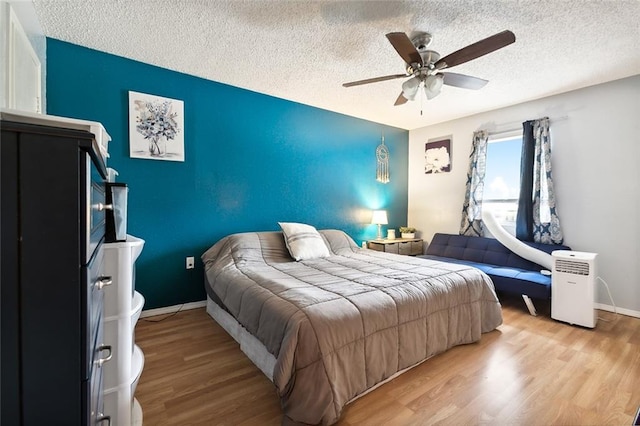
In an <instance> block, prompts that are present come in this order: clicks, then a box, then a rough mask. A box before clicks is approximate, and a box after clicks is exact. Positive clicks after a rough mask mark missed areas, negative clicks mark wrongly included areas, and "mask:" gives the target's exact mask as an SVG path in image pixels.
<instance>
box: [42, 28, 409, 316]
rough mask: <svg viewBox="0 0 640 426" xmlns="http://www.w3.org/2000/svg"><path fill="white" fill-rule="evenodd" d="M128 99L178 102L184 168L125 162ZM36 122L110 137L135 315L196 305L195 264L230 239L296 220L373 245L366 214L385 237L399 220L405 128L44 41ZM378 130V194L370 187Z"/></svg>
mask: <svg viewBox="0 0 640 426" xmlns="http://www.w3.org/2000/svg"><path fill="white" fill-rule="evenodd" d="M130 90H131V91H136V92H141V93H148V94H152V95H157V96H164V97H168V98H173V99H180V100H183V101H184V114H185V125H184V126H185V128H184V136H185V161H184V162H172V161H154V160H144V159H132V158H129V123H128V92H129V91H130ZM345 90H346V89H345ZM47 113H48V114H53V115H60V116H67V117H75V118H82V119H87V120H94V121H99V122H101V123H102V124H103V125H104V126H105V128H106V129H107V131H108V132H109V134H110V135H111V137H112V139H113V140H112V142H111V143H110V145H109V152H110V155H111V157H110V158H109V160H108V162H107V165H108V166H109V167H112V168H114V169H116V170H117V171H118V172H119V174H120V175H119V176H118V181H120V182H126V183H127V184H128V185H129V219H128V222H129V223H128V233H129V234H131V235H135V236H137V237H140V238H142V239H144V240H145V241H146V244H145V248H144V250H143V252H142V254H141V256H140V258H139V259H138V262H137V264H136V265H137V270H136V275H137V279H136V289H137V290H138V291H140V292H141V293H142V294H143V295H144V297H145V298H146V304H145V309H149V308H157V307H163V306H171V305H176V304H180V303H185V302H192V301H198V300H204V299H205V298H206V296H205V291H204V286H203V277H204V272H203V267H202V263H201V262H200V255H202V253H203V252H204V251H205V250H206V249H208V248H209V247H210V246H211V245H213V244H214V243H215V242H216V241H218V240H219V239H220V238H222V237H224V236H225V235H228V234H231V233H235V232H244V231H262V230H267V231H268V230H279V227H278V221H285V222H303V223H308V224H311V225H314V226H315V227H317V228H318V229H326V228H336V229H342V230H344V231H346V232H347V233H348V234H349V235H351V237H353V238H354V239H355V240H356V242H357V243H358V244H360V243H361V241H363V240H366V239H371V238H374V237H375V235H376V231H377V228H376V226H375V225H371V224H369V223H368V222H369V221H370V220H371V210H372V209H386V210H387V211H388V215H389V222H390V224H389V227H390V228H396V229H397V228H398V227H399V226H402V225H405V224H406V222H407V198H408V192H407V163H408V131H406V130H402V129H398V128H393V127H388V126H384V125H381V124H378V123H373V122H370V121H366V120H361V119H357V118H353V117H349V116H345V115H342V114H337V113H334V112H330V111H326V110H322V109H319V108H313V107H310V106H307V105H302V104H299V103H295V102H291V101H286V100H283V99H279V98H275V97H271V96H267V95H264V94H260V93H255V92H252V91H249V90H244V89H240V88H237V87H232V86H229V85H225V84H221V83H217V82H213V81H209V80H205V79H202V78H197V77H193V76H190V75H186V74H181V73H178V72H174V71H169V70H166V69H163V68H159V67H155V66H152V65H149V64H145V63H141V62H137V61H133V60H129V59H125V58H122V57H118V56H114V55H110V54H107V53H103V52H99V51H95V50H91V49H87V48H84V47H80V46H77V45H73V44H69V43H66V42H62V41H59V40H55V39H47ZM382 131H384V134H385V142H386V144H387V146H388V147H389V151H390V174H391V182H390V183H388V184H386V185H385V184H381V183H379V182H377V181H376V180H375V173H376V159H375V150H376V147H377V146H378V144H379V143H380V134H381V132H382ZM169 143H171V142H169ZM187 256H195V257H196V268H195V269H194V270H186V269H185V258H186V257H187Z"/></svg>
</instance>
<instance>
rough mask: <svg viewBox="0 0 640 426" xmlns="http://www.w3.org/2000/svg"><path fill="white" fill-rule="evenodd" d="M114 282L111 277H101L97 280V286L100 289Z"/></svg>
mask: <svg viewBox="0 0 640 426" xmlns="http://www.w3.org/2000/svg"><path fill="white" fill-rule="evenodd" d="M111 284H113V279H112V278H111V277H100V278H98V281H96V287H98V290H102V288H103V287H106V286H108V285H111Z"/></svg>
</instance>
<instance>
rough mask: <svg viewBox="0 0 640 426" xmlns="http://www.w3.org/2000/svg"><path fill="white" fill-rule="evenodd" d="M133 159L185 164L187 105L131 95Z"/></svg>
mask: <svg viewBox="0 0 640 426" xmlns="http://www.w3.org/2000/svg"><path fill="white" fill-rule="evenodd" d="M129 157H131V158H142V159H145V160H164V161H184V102H183V101H181V100H178V99H171V98H165V97H162V96H155V95H149V94H146V93H139V92H134V91H129Z"/></svg>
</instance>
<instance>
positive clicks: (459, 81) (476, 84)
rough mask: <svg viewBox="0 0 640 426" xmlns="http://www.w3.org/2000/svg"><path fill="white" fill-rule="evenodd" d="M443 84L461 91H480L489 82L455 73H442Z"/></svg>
mask: <svg viewBox="0 0 640 426" xmlns="http://www.w3.org/2000/svg"><path fill="white" fill-rule="evenodd" d="M442 75H443V76H444V81H443V83H444V84H446V85H449V86H454V87H461V88H463V89H471V90H478V89H482V88H483V87H484V86H485V85H486V84H487V83H488V82H489V80H484V79H482V78H478V77H471V76H470V75H464V74H458V73H455V72H443V73H442Z"/></svg>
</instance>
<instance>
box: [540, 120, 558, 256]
mask: <svg viewBox="0 0 640 426" xmlns="http://www.w3.org/2000/svg"><path fill="white" fill-rule="evenodd" d="M533 137H534V139H535V155H534V157H535V161H534V164H533V241H535V242H539V243H546V244H562V240H563V238H562V230H561V229H560V219H559V218H558V213H557V210H556V196H555V191H554V190H553V177H552V175H551V138H550V137H549V118H546V117H545V118H542V119H540V120H535V121H534V122H533Z"/></svg>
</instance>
